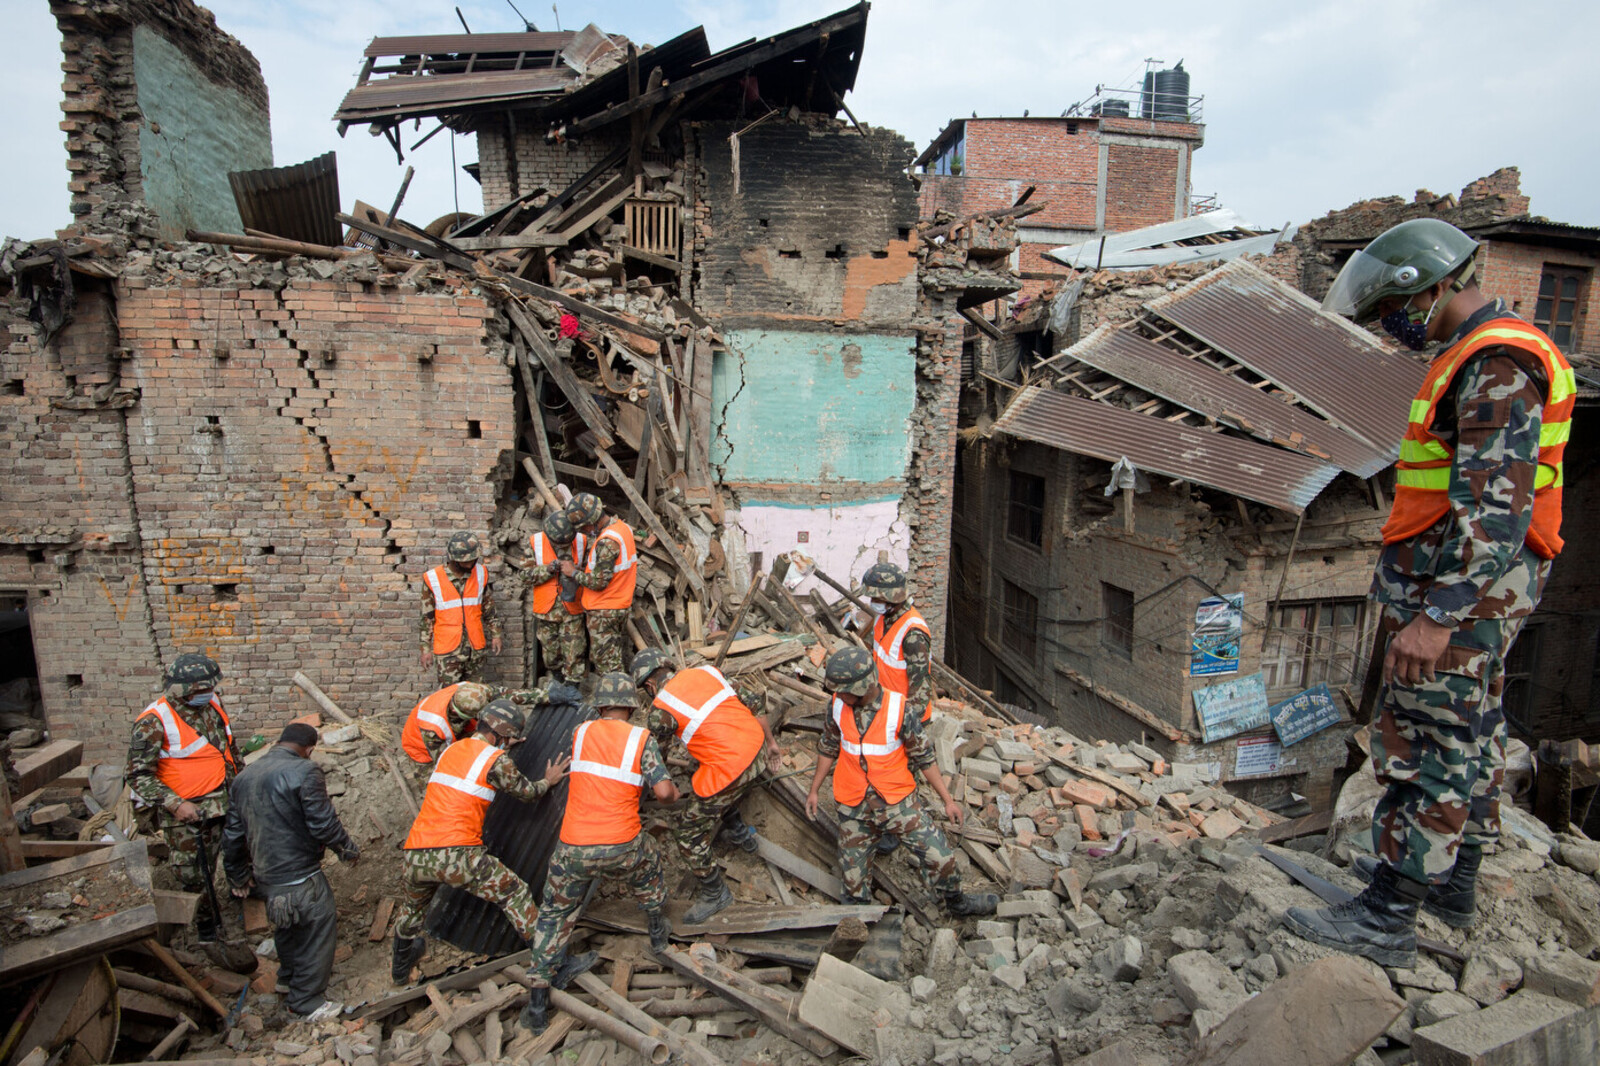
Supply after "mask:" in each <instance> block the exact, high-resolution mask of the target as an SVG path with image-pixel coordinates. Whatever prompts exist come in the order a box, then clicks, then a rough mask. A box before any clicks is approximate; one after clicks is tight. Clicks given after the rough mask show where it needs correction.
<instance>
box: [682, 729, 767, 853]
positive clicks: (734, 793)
mask: <svg viewBox="0 0 1600 1066" xmlns="http://www.w3.org/2000/svg"><path fill="white" fill-rule="evenodd" d="M765 768H766V761H765V759H763V757H762V753H761V752H760V751H757V752H756V755H755V758H754V759H751V760H750V765H749V766H747V767H745V769H744V772H743V773H741V774H740V775H739V776H738V777H736V778H734V779H733V780H732V781H729V782H728V783H727V785H726V786H724V787H723V789H722V791H720V792H718V793H717V794H715V795H713V796H700V795H697V794H695V793H693V792H691V793H690V794H689V802H688V803H687V804H685V805H684V808H683V810H682V811H680V812H679V813H678V817H677V820H676V821H675V822H674V823H673V826H672V841H673V843H674V844H676V845H678V850H679V851H680V852H681V853H682V854H683V863H684V865H685V866H687V867H689V870H690V872H691V873H693V874H694V875H695V876H696V877H698V878H699V879H700V880H702V881H704V880H705V879H706V878H708V877H710V876H711V875H712V874H713V873H715V872H716V870H717V860H716V859H714V858H712V857H711V845H712V844H713V843H714V842H715V841H716V839H717V833H718V831H719V830H721V829H722V825H723V819H724V818H727V817H728V816H729V815H730V814H731V813H734V812H736V811H737V809H738V807H739V801H740V800H742V799H744V798H745V796H746V795H747V794H749V792H750V790H751V789H752V788H755V787H756V785H757V784H759V783H760V781H761V773H762V771H763V770H764V769H765Z"/></svg>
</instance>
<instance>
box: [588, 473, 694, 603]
mask: <svg viewBox="0 0 1600 1066" xmlns="http://www.w3.org/2000/svg"><path fill="white" fill-rule="evenodd" d="M595 457H596V458H598V459H599V460H600V464H601V465H602V466H604V467H605V468H606V470H607V472H609V473H610V474H611V479H612V480H613V481H615V482H616V483H617V487H618V488H620V489H622V493H623V495H625V496H627V497H628V500H629V502H631V503H632V504H633V505H634V506H635V507H636V508H638V509H639V513H640V515H641V516H642V517H643V518H644V520H645V524H646V525H648V526H649V527H650V530H651V532H653V533H654V534H655V535H656V536H657V537H658V538H659V539H660V541H661V547H662V548H664V549H665V550H666V552H667V554H668V555H670V556H671V557H672V561H673V563H674V564H675V565H676V566H677V567H678V570H679V572H680V573H682V574H683V577H684V580H685V581H687V582H689V587H690V588H692V589H694V591H695V595H697V596H698V597H700V599H702V600H703V599H706V598H707V596H708V592H707V590H706V583H705V579H704V578H702V577H701V576H700V570H699V568H698V567H695V566H693V565H692V564H691V563H690V562H689V560H688V559H685V558H684V557H683V553H682V552H681V551H679V550H678V545H677V542H676V541H674V540H673V538H672V537H671V536H670V535H669V534H668V533H667V527H666V526H664V525H662V524H661V519H660V518H658V517H657V516H656V512H655V509H654V508H652V507H651V506H650V505H649V503H647V502H645V498H644V497H643V496H641V495H639V490H638V489H635V488H634V487H633V482H632V481H631V480H630V479H629V478H628V476H627V475H626V474H624V473H623V472H622V467H620V466H618V465H617V461H616V460H615V459H613V458H611V455H610V454H609V453H608V452H607V451H606V450H605V448H604V447H602V448H600V449H598V450H597V451H596V452H595Z"/></svg>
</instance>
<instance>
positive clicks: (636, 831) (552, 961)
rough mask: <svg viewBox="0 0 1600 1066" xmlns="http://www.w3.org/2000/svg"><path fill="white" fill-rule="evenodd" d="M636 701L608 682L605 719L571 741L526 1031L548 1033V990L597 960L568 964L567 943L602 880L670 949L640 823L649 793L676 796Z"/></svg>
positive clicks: (662, 899)
mask: <svg viewBox="0 0 1600 1066" xmlns="http://www.w3.org/2000/svg"><path fill="white" fill-rule="evenodd" d="M638 704H639V697H638V693H637V692H636V691H635V690H634V687H633V682H632V681H631V680H630V679H629V678H628V675H627V674H621V673H614V674H606V675H604V676H602V677H601V678H600V681H599V683H598V684H597V685H596V686H595V693H594V707H595V709H596V710H597V711H599V712H600V717H599V718H598V719H596V720H594V721H589V722H585V723H583V724H582V725H580V726H579V727H578V728H577V730H576V731H575V732H574V733H573V735H572V782H571V784H569V785H568V786H567V811H566V814H565V815H564V816H563V817H562V819H561V843H560V844H559V845H557V847H556V850H555V854H554V855H552V856H551V857H550V866H549V870H548V872H547V873H546V874H545V880H544V899H543V900H541V901H540V903H539V920H538V924H537V926H536V927H535V930H534V935H533V937H532V940H531V944H530V946H531V948H532V955H533V968H532V970H530V971H529V974H528V976H529V978H530V979H531V981H532V987H531V989H530V991H529V995H528V1005H527V1007H525V1008H524V1009H523V1011H522V1018H521V1021H522V1024H523V1025H524V1026H526V1027H527V1028H529V1029H531V1030H532V1031H533V1032H535V1033H539V1032H543V1031H544V1028H545V1024H546V1021H547V1018H546V1012H547V1010H548V1008H549V1001H550V986H551V985H554V986H555V987H557V988H565V987H566V986H567V984H568V982H570V981H571V980H572V979H573V978H574V977H576V976H578V975H579V974H580V973H583V972H584V971H585V970H587V969H589V967H591V966H593V965H594V963H595V958H596V956H595V953H594V952H592V951H590V952H585V953H584V954H582V955H579V956H577V957H576V958H572V959H568V958H567V941H568V940H570V939H571V938H572V928H573V926H574V925H575V924H576V923H577V920H578V910H579V908H581V907H582V906H583V901H584V897H585V896H587V895H588V893H589V886H590V885H591V884H592V883H593V882H594V880H595V879H596V878H609V879H615V880H619V881H622V882H624V883H625V884H627V886H628V887H629V888H630V889H632V890H633V894H634V895H635V896H637V897H638V898H639V902H640V903H641V904H643V906H644V909H645V914H646V915H647V917H648V918H649V929H650V947H651V948H652V949H653V950H655V951H665V950H666V949H667V942H668V937H670V936H671V935H672V929H671V927H670V926H669V925H668V924H667V916H666V913H665V910H664V908H665V906H666V902H667V886H666V882H665V881H664V880H663V879H662V876H661V860H660V858H658V857H657V855H656V852H655V845H654V844H653V843H652V842H651V840H650V835H649V834H648V833H645V832H642V831H641V830H642V826H641V825H640V822H639V800H640V798H641V796H642V794H643V792H644V788H645V786H646V785H649V786H650V791H651V792H652V794H654V796H655V798H656V799H657V800H659V801H660V802H662V803H671V802H672V801H674V800H676V799H677V798H678V788H677V786H676V785H674V784H673V783H672V778H670V777H668V776H667V768H666V765H665V764H664V763H663V762H662V759H661V749H660V748H658V747H657V746H656V742H655V739H654V738H652V737H651V736H650V733H649V731H648V730H646V729H643V728H641V727H639V726H634V725H629V724H628V719H629V717H630V716H632V714H633V712H634V711H635V710H636V709H637V708H638Z"/></svg>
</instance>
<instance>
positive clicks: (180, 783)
mask: <svg viewBox="0 0 1600 1066" xmlns="http://www.w3.org/2000/svg"><path fill="white" fill-rule="evenodd" d="M211 706H212V708H213V709H214V710H215V711H216V712H217V716H218V717H219V718H221V719H222V729H223V731H224V732H225V733H227V734H228V740H229V741H230V742H231V741H232V740H233V725H232V724H231V723H230V722H229V721H228V712H227V711H224V710H223V709H222V701H221V700H219V699H217V697H215V696H212V697H211ZM152 714H153V715H155V716H156V717H157V718H158V719H160V720H161V729H162V731H163V732H164V733H165V734H166V736H165V737H164V738H163V739H162V741H161V755H160V757H159V758H158V759H157V760H156V777H158V778H160V779H161V783H162V784H163V785H166V786H167V787H168V788H170V789H172V791H174V792H176V793H177V794H178V795H179V796H182V797H183V798H184V799H186V800H191V799H195V798H197V797H199V796H204V795H206V794H207V793H209V792H214V791H216V789H217V788H218V787H219V786H220V785H221V784H222V782H223V781H225V780H227V776H228V769H227V768H228V767H229V766H230V765H232V763H233V756H231V755H229V754H228V752H227V751H218V750H217V746H216V745H215V744H213V743H211V741H209V740H207V739H206V738H205V737H203V736H201V735H200V732H199V730H197V729H195V727H194V726H192V725H190V724H189V723H188V722H186V721H184V720H183V716H182V715H180V714H179V713H178V712H177V711H176V710H174V709H173V707H172V704H170V703H168V702H167V698H166V697H165V696H163V697H162V698H161V699H158V700H156V701H155V702H154V703H152V704H151V705H150V706H148V707H146V708H145V709H144V710H143V711H141V712H139V717H140V718H144V717H146V716H147V715H152Z"/></svg>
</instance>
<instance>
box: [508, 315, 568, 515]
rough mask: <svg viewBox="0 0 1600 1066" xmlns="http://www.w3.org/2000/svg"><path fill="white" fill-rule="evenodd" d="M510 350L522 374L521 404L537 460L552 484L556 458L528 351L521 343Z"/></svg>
mask: <svg viewBox="0 0 1600 1066" xmlns="http://www.w3.org/2000/svg"><path fill="white" fill-rule="evenodd" d="M511 349H512V352H513V353H514V356H515V358H516V360H517V373H518V374H520V375H521V376H522V400H523V406H524V407H525V408H526V409H527V411H528V432H529V433H531V434H532V435H533V443H534V447H535V448H537V449H538V451H539V462H540V463H542V464H543V466H544V474H545V477H546V479H547V480H549V481H550V482H551V483H552V484H554V483H555V482H556V481H557V480H558V479H557V478H556V470H555V466H556V460H555V456H554V455H552V454H551V452H550V435H549V434H548V433H546V432H545V429H544V412H543V411H542V410H541V409H540V407H539V385H538V382H536V381H534V378H533V367H531V366H529V365H528V353H527V352H526V351H525V350H523V347H522V345H520V344H513V345H512V346H511Z"/></svg>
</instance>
